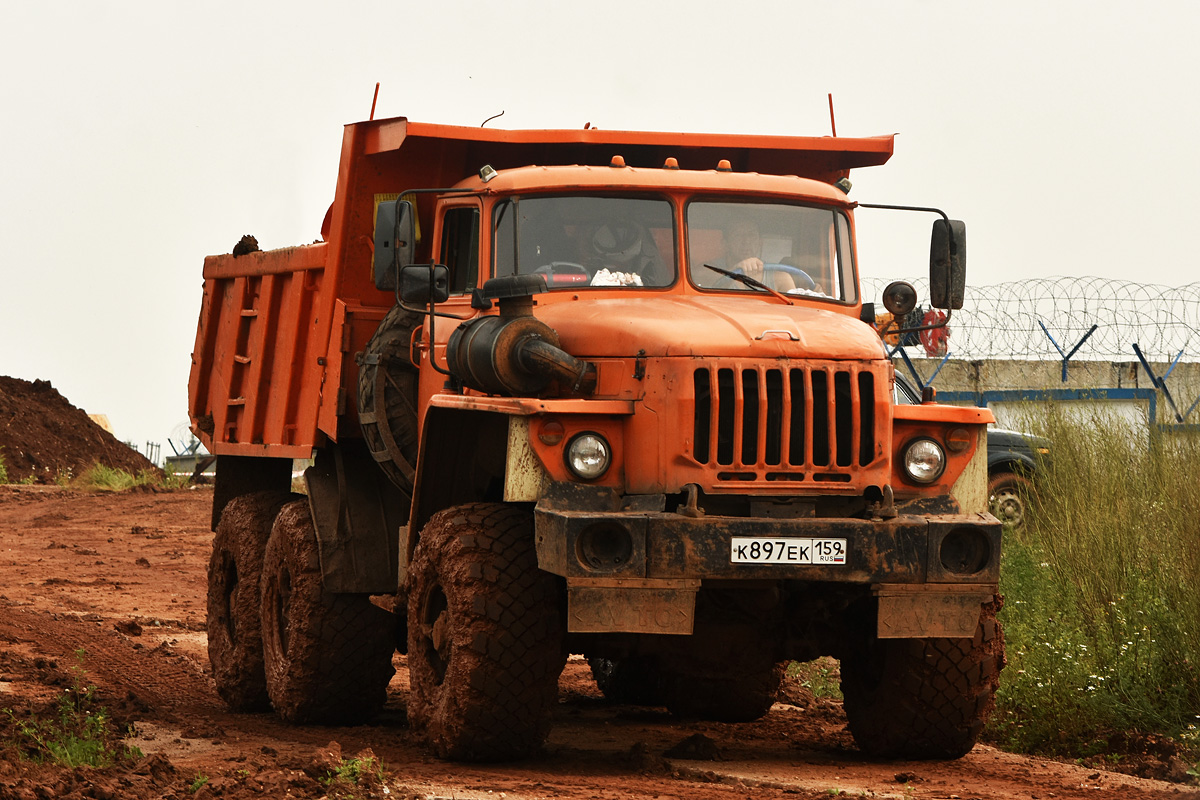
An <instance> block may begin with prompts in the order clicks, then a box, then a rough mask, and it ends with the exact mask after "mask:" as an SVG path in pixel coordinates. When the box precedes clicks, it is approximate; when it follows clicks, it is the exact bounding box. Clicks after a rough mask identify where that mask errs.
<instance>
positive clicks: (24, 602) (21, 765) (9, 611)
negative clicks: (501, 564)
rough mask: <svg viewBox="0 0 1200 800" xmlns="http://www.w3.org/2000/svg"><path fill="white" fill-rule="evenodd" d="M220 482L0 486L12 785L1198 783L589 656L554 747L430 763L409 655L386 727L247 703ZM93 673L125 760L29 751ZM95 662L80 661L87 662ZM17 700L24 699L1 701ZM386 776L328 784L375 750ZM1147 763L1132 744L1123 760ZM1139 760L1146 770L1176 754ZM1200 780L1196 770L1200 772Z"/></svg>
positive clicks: (483, 793) (276, 793)
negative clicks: (957, 753) (333, 722)
mask: <svg viewBox="0 0 1200 800" xmlns="http://www.w3.org/2000/svg"><path fill="white" fill-rule="evenodd" d="M211 500H212V490H211V489H210V488H199V489H194V490H190V491H177V492H167V493H152V492H146V491H142V492H126V493H119V494H113V493H91V492H82V491H78V490H73V489H63V488H60V487H58V486H0V800H8V799H9V798H19V800H39V799H40V798H49V797H65V798H84V797H90V798H133V799H134V800H143V799H148V798H178V799H179V800H186V799H188V798H195V799H196V800H210V799H211V798H217V797H219V798H234V799H235V800H241V799H242V798H251V797H253V798H261V797H285V796H288V797H294V798H319V797H349V796H356V797H360V798H366V797H374V798H383V797H387V798H418V797H419V798H426V797H436V798H452V797H453V798H479V799H481V800H482V798H487V800H500V799H501V798H504V799H505V800H507V799H508V798H512V800H518V799H521V800H527V799H530V800H531V799H532V798H563V797H565V798H573V799H575V800H583V799H584V798H589V799H590V798H606V799H609V800H633V799H637V800H641V799H642V798H646V800H649V799H650V798H661V799H662V800H666V799H667V798H699V799H700V800H733V799H734V798H747V797H754V798H785V797H786V798H794V797H800V798H819V797H830V796H835V795H836V796H847V797H892V798H963V800H966V798H988V799H989V800H993V799H994V800H1015V799H1016V798H1021V799H1022V800H1028V799H1029V798H1038V799H1039V800H1040V799H1042V798H1094V799H1095V800H1116V798H1130V797H1134V798H1139V797H1146V798H1167V797H1179V796H1192V795H1194V794H1196V793H1197V789H1196V788H1195V787H1192V786H1189V785H1186V784H1179V783H1174V784H1173V783H1167V782H1162V781H1157V780H1149V779H1145V778H1137V777H1132V776H1129V775H1124V774H1118V773H1115V772H1106V771H1102V770H1100V769H1097V768H1095V767H1086V766H1078V765H1075V764H1063V763H1058V762H1054V761H1045V760H1041V759H1035V758H1028V757H1025V756H1016V755H1012V754H1009V753H1005V752H1002V751H999V750H996V749H994V748H992V747H988V746H985V745H979V746H977V747H976V748H975V749H974V750H973V751H972V752H971V753H969V754H968V755H967V756H965V757H964V758H961V759H958V760H955V761H927V762H911V761H892V762H879V761H874V762H873V761H869V760H867V759H864V758H863V757H862V756H861V755H860V754H859V753H858V751H857V750H856V749H855V748H854V746H853V743H852V741H851V739H850V736H849V734H848V733H847V731H846V720H845V715H844V714H843V713H842V709H841V706H840V704H838V703H836V702H833V701H831V700H828V699H816V698H813V697H812V695H811V694H809V693H807V692H806V691H805V690H804V689H803V687H799V686H796V685H794V684H792V685H789V686H787V687H785V691H783V692H781V694H780V702H777V703H776V704H775V705H774V707H773V708H772V709H771V711H770V712H769V713H768V715H767V716H766V717H765V718H764V719H762V720H761V721H759V722H755V723H749V724H744V725H726V724H718V723H707V722H688V721H682V720H678V719H675V718H672V717H671V716H670V715H669V714H668V713H667V712H666V711H665V710H663V709H657V708H637V707H633V706H614V705H609V704H606V703H605V702H604V701H603V700H602V698H601V696H600V693H599V691H598V690H597V689H596V685H595V683H594V682H593V681H592V679H591V676H590V673H589V671H588V669H587V666H586V663H585V662H584V661H582V660H581V659H580V658H579V657H577V656H572V657H571V658H570V659H569V660H568V662H567V667H566V670H565V671H564V673H563V676H562V679H561V680H560V682H559V695H558V701H557V704H556V706H555V711H554V726H555V727H554V730H553V731H552V732H551V734H550V738H549V740H548V743H547V746H546V748H545V752H544V753H543V754H542V755H540V756H538V757H536V758H533V759H531V760H527V761H523V762H520V763H514V764H491V765H471V764H452V763H445V762H441V761H438V760H436V759H435V758H433V757H432V756H431V755H430V753H429V751H428V750H427V749H426V747H425V746H424V745H423V743H422V742H421V740H420V739H419V737H418V736H417V735H416V734H414V733H413V732H412V731H411V730H410V729H409V728H408V727H407V724H406V721H405V704H406V698H407V693H408V669H407V665H406V663H405V660H404V658H403V657H401V656H399V655H397V656H396V657H395V659H394V665H395V667H396V670H397V672H396V676H395V677H394V678H393V679H392V682H391V684H390V686H389V688H388V702H387V705H386V706H385V708H384V712H383V713H382V714H381V715H380V717H379V718H378V719H377V720H376V721H375V722H374V723H372V724H370V725H361V726H355V727H342V728H330V727H319V726H290V725H286V724H284V723H282V722H280V721H279V720H278V718H277V717H275V716H274V715H273V714H270V713H263V714H241V713H231V712H230V711H228V710H227V709H226V707H225V706H224V704H223V703H222V702H221V700H220V699H219V698H218V697H217V694H216V691H215V689H214V687H213V683H212V679H211V675H210V668H209V665H208V658H207V644H206V639H205V634H204V614H205V593H206V576H205V571H206V567H207V563H208V558H209V549H210V547H211V543H212V533H211V532H210V531H209V529H208V520H209V504H210V503H211ZM73 668H76V669H82V677H83V681H84V682H85V683H88V684H93V685H95V686H96V687H97V689H98V692H99V696H98V698H97V701H96V702H97V703H99V704H101V705H104V706H106V707H107V708H108V709H109V710H110V711H111V712H112V715H113V716H114V718H115V719H116V721H117V724H116V725H114V726H113V727H112V731H113V736H114V737H117V739H118V740H119V738H120V734H121V733H123V732H124V731H125V730H126V729H127V726H132V731H133V736H132V738H130V739H126V740H124V744H126V745H128V746H131V747H136V748H138V752H140V754H141V755H140V756H139V755H137V754H136V753H135V754H134V755H133V756H132V757H130V758H128V759H126V760H124V761H122V762H121V763H119V764H118V765H116V766H112V767H106V768H103V769H91V768H86V767H80V768H76V769H68V768H65V767H60V766H53V765H39V764H37V763H34V762H33V761H30V760H28V759H23V758H22V757H21V753H22V752H26V753H28V752H29V751H28V747H27V745H28V741H27V740H22V739H21V737H19V736H18V731H17V724H18V723H19V722H21V721H27V720H28V719H30V717H31V715H39V716H41V717H43V718H45V717H47V716H53V714H54V702H55V701H56V698H59V697H61V696H63V694H64V692H65V691H66V690H68V689H69V688H71V687H72V685H73V681H74V680H75V679H74V678H73V677H72V669H73ZM79 674H80V673H78V672H77V673H76V675H79ZM4 709H9V710H11V711H12V714H11V715H10V714H7V713H4V711H3V710H4ZM368 751H369V752H370V754H373V755H374V756H375V757H376V758H377V759H379V760H380V761H382V763H383V767H384V770H385V771H384V773H383V775H382V778H381V779H380V778H376V779H372V780H366V781H363V782H361V783H359V784H358V785H355V786H349V785H339V784H338V783H337V782H333V783H330V782H329V775H330V769H331V767H333V766H336V765H338V764H339V763H341V759H342V758H347V759H348V758H350V757H352V756H354V755H357V754H365V753H367V752H368ZM1132 760H1133V759H1125V760H1123V763H1124V762H1128V761H1132ZM1168 761H1169V759H1167V760H1164V761H1160V762H1155V761H1153V760H1149V759H1147V760H1143V761H1141V762H1139V763H1140V767H1139V768H1143V767H1144V768H1146V769H1150V768H1156V769H1157V768H1160V767H1161V768H1162V769H1163V770H1169V769H1170V768H1174V769H1176V771H1178V768H1179V766H1180V765H1178V764H1175V765H1173V766H1172V765H1171V764H1170V763H1167V762H1168ZM1185 777H1186V776H1185Z"/></svg>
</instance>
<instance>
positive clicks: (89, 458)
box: [0, 376, 155, 483]
mask: <svg viewBox="0 0 1200 800" xmlns="http://www.w3.org/2000/svg"><path fill="white" fill-rule="evenodd" d="M0 457H2V458H3V459H4V464H5V467H6V469H7V471H8V480H9V481H10V482H12V483H18V482H21V481H28V480H29V479H30V478H32V479H33V481H34V482H35V483H54V482H55V481H56V480H62V479H63V478H65V477H69V476H78V475H81V474H82V473H83V472H85V471H87V470H88V469H89V468H90V467H92V465H94V464H97V463H99V464H103V465H104V466H106V467H111V468H112V469H119V470H124V471H125V472H128V473H129V474H131V475H137V474H138V473H139V472H141V471H142V470H152V469H154V468H155V467H154V465H153V464H151V463H150V461H149V460H147V459H146V458H145V457H144V456H142V455H141V454H140V453H138V452H137V451H136V450H134V449H133V448H131V447H129V446H128V445H126V444H123V443H122V442H119V441H117V439H116V437H114V436H113V435H112V434H111V433H109V432H108V431H106V430H104V429H103V428H101V427H100V426H99V425H97V424H96V423H94V422H92V420H91V419H90V418H89V417H88V415H87V413H86V412H84V411H82V410H80V409H78V408H76V407H75V406H73V405H71V403H70V402H68V401H67V399H66V398H65V397H63V396H62V395H61V394H59V393H58V390H57V389H55V388H54V387H53V386H51V385H50V382H49V381H33V382H32V383H30V382H29V381H24V380H21V379H20V378H8V377H4V376H0Z"/></svg>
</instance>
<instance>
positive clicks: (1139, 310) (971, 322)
mask: <svg viewBox="0 0 1200 800" xmlns="http://www.w3.org/2000/svg"><path fill="white" fill-rule="evenodd" d="M910 283H913V285H914V286H916V287H917V294H918V296H919V297H921V298H928V297H929V285H928V284H929V282H928V280H926V279H919V280H916V281H910ZM886 284H887V281H884V280H881V279H873V278H868V279H865V280H864V281H863V299H864V300H867V301H874V302H875V303H876V307H877V308H878V309H879V310H881V311H882V309H883V306H882V303H880V298H881V297H882V295H883V288H884V286H885V285H886ZM1043 326H1044V328H1043ZM1093 326H1095V330H1094V331H1093V330H1092V328H1093ZM1089 332H1091V334H1090V335H1088V334H1089ZM1085 336H1087V340H1086V341H1085V342H1084V343H1083V345H1082V346H1081V347H1080V348H1079V350H1078V352H1077V353H1076V354H1075V355H1074V356H1073V357H1072V358H1073V359H1075V360H1080V361H1086V360H1120V361H1132V360H1134V359H1135V358H1136V355H1135V352H1134V349H1133V345H1134V344H1137V345H1138V346H1139V347H1140V349H1141V351H1142V352H1143V353H1144V354H1145V355H1146V357H1147V358H1148V359H1152V360H1156V361H1164V360H1166V361H1174V360H1175V359H1177V358H1178V359H1179V360H1181V361H1200V283H1189V284H1187V285H1185V286H1178V287H1170V286H1160V285H1157V284H1149V283H1134V282H1132V281H1119V280H1111V279H1107V278H1095V277H1082V278H1071V277H1054V278H1036V279H1032V280H1023V281H1012V282H1009V283H997V284H993V285H990V286H968V287H967V292H966V297H965V301H964V304H963V308H962V309H960V310H958V311H955V312H954V315H953V318H952V319H951V322H950V325H949V347H950V349H951V350H952V351H953V354H954V358H961V359H987V358H1011V359H1031V360H1036V359H1052V360H1055V361H1057V360H1059V359H1061V358H1062V355H1061V354H1060V353H1059V351H1058V349H1057V348H1056V347H1055V345H1054V343H1055V342H1057V343H1058V345H1059V347H1061V348H1062V349H1063V350H1064V351H1069V350H1070V349H1071V348H1073V347H1075V345H1076V344H1077V343H1079V342H1080V341H1081V340H1083V339H1084V337H1085ZM1051 337H1053V340H1054V341H1053V342H1052V341H1051ZM1180 353H1182V356H1180Z"/></svg>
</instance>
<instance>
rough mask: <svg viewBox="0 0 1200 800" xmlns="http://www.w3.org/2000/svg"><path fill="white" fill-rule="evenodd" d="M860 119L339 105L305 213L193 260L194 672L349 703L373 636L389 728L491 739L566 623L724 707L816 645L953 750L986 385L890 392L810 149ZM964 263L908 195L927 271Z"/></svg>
mask: <svg viewBox="0 0 1200 800" xmlns="http://www.w3.org/2000/svg"><path fill="white" fill-rule="evenodd" d="M892 145H893V141H892V137H890V136H887V137H872V138H830V137H822V138H816V137H813V138H808V137H771V136H733V135H700V134H667V133H639V132H620V131H599V130H587V129H585V130H543V131H503V130H494V129H486V128H459V127H451V126H440V125H428V124H418V123H415V122H409V121H407V120H405V119H392V120H379V121H371V122H364V123H358V124H353V125H349V126H348V127H347V128H346V133H345V138H344V142H343V147H342V157H341V167H340V171H339V174H338V182H337V190H336V195H335V200H334V202H333V205H332V206H331V208H330V211H329V214H328V215H327V217H326V220H325V222H324V224H323V226H322V237H321V240H320V241H318V242H317V243H315V244H311V245H306V246H301V247H295V248H289V249H284V250H274V251H268V252H249V253H246V254H243V255H240V256H234V255H223V256H212V257H209V258H207V259H206V260H205V264H204V279H205V280H204V299H203V306H202V309H201V314H200V324H199V330H198V333H197V339H196V347H195V351H194V353H193V356H192V372H191V382H190V396H189V403H190V414H191V419H192V424H193V429H194V430H195V432H196V434H197V435H198V436H199V437H200V438H201V440H202V441H203V442H204V444H205V446H206V447H208V449H209V450H210V451H211V452H212V453H214V454H216V455H217V456H218V468H217V478H216V487H215V491H214V507H213V528H214V530H215V531H216V535H215V538H214V548H213V554H212V561H211V564H210V570H209V596H208V635H209V654H210V658H211V661H212V666H213V673H214V677H215V680H216V684H217V688H218V691H219V692H220V694H221V696H222V697H223V698H224V700H225V701H226V702H227V703H228V704H229V705H230V706H231V707H232V708H235V709H240V710H255V709H258V710H267V709H270V708H272V707H273V708H274V710H275V711H276V713H278V714H279V715H280V716H281V717H283V718H284V719H286V720H289V721H294V722H318V723H347V722H356V721H359V720H362V719H365V718H367V717H369V716H370V714H371V713H372V712H373V711H374V710H376V709H377V708H378V707H379V706H380V705H382V704H383V702H384V701H385V699H386V689H387V684H388V681H389V679H390V678H391V676H392V675H393V667H392V656H393V653H394V651H395V650H396V649H397V648H399V649H400V651H401V652H406V653H407V663H408V668H409V671H410V680H411V691H410V694H409V698H408V704H407V711H408V715H409V721H410V725H411V726H412V727H413V729H414V730H416V731H419V732H420V733H421V734H422V735H423V736H424V737H425V738H426V739H427V740H428V742H429V744H430V746H431V747H432V748H433V750H434V751H435V752H436V753H437V754H438V755H440V756H442V757H445V758H451V759H466V760H498V759H508V758H519V757H523V756H526V755H529V754H531V753H534V752H536V751H537V750H538V748H539V747H540V746H541V745H542V743H543V741H544V738H545V736H546V734H547V732H548V730H549V727H550V723H551V712H552V709H553V707H554V704H555V702H556V684H557V679H558V676H559V673H560V672H561V670H562V668H563V665H564V662H565V659H566V658H567V654H568V653H581V654H585V655H586V656H587V657H588V659H589V661H590V663H591V665H592V668H593V672H594V674H595V676H596V679H597V682H598V684H599V685H600V687H601V689H602V690H603V691H604V692H605V694H606V695H607V696H608V697H609V698H611V699H613V700H616V701H622V702H639V703H649V704H655V705H665V706H666V707H667V708H669V709H670V710H672V711H673V712H676V713H678V714H680V715H683V716H693V717H701V718H708V719H717V720H726V721H744V720H752V719H756V718H758V717H760V716H762V715H763V714H765V713H766V712H767V710H768V709H769V708H770V706H771V703H772V701H773V697H774V694H775V691H776V689H777V688H778V685H779V682H780V679H781V675H782V669H783V664H784V663H786V662H787V661H789V660H798V661H805V660H810V659H813V658H816V657H818V656H821V655H825V654H828V655H833V656H836V657H838V658H840V659H841V665H842V666H841V669H842V690H843V693H844V696H845V709H846V714H847V717H848V720H849V725H850V730H851V732H852V733H853V735H854V738H855V739H856V741H857V742H858V744H859V745H860V747H861V748H862V749H863V750H864V751H865V752H867V753H869V754H873V755H882V756H910V757H955V756H958V755H961V754H963V753H965V752H966V751H967V750H969V749H970V748H971V747H972V745H973V744H974V742H975V740H976V737H977V735H978V733H979V731H980V729H981V727H982V725H983V722H984V720H985V718H986V715H987V714H988V712H989V711H990V709H991V707H992V704H993V695H994V692H995V690H996V687H997V681H998V674H999V672H1000V669H1001V668H1002V666H1003V662H1004V654H1003V638H1002V635H1001V632H1000V629H999V626H998V624H997V622H996V619H995V617H996V611H997V610H998V608H999V604H1000V602H1001V599H1000V597H999V595H998V594H997V580H998V576H999V558H1000V526H999V524H998V523H997V521H996V520H995V519H994V518H993V517H991V516H990V515H989V514H988V513H987V511H986V503H987V493H986V482H987V469H986V463H987V458H986V439H985V429H986V424H987V423H988V422H989V421H991V414H990V412H988V411H987V410H985V409H977V408H958V407H952V406H944V405H939V404H937V403H936V402H933V401H932V399H931V398H925V400H926V402H922V403H920V404H915V405H897V404H896V403H895V402H894V401H893V381H894V373H893V368H892V366H891V364H890V363H889V361H888V359H887V358H886V354H885V351H884V350H883V348H882V346H881V343H880V339H879V336H878V335H877V333H876V332H875V330H874V328H873V327H872V325H871V324H870V322H871V320H872V316H873V306H872V304H870V303H866V304H865V303H863V300H862V298H861V297H860V295H859V290H858V277H857V263H856V256H855V252H854V225H855V209H856V206H857V204H856V203H855V202H853V201H851V200H850V199H849V197H848V195H847V193H846V191H847V190H848V186H849V184H848V182H847V181H845V180H843V179H845V178H846V177H847V174H848V172H849V171H850V170H851V169H852V168H857V167H865V166H871V165H878V164H882V163H884V162H885V161H887V159H888V158H889V157H890V156H891V153H892ZM873 213H880V212H873ZM738 236H741V237H742V238H743V239H747V238H748V239H750V243H749V245H748V247H749V248H751V249H753V251H754V253H755V254H756V256H755V257H756V258H757V259H758V260H759V263H760V264H761V265H762V266H761V270H760V271H757V272H758V275H757V278H758V279H757V280H756V279H755V277H754V276H750V275H749V273H750V272H752V271H755V270H751V269H749V268H747V267H746V264H745V262H744V261H742V260H740V259H742V256H743V255H744V254H742V253H738V252H736V246H735V244H734V242H733V239H734V238H735V237H738ZM964 264H965V233H964V230H963V228H962V225H961V223H950V222H949V221H948V220H937V221H935V223H934V233H933V245H932V248H931V268H930V269H931V284H932V287H933V288H932V294H933V295H934V296H933V297H931V298H930V301H931V303H932V304H934V305H936V306H939V307H943V308H954V307H959V306H961V302H962V291H963V289H962V285H963V275H964V272H965V267H964ZM886 294H887V295H888V298H889V299H888V300H886V301H885V302H887V303H888V305H889V308H892V310H896V309H897V308H898V309H899V311H900V313H898V314H897V318H902V316H903V313H904V311H905V308H904V306H905V304H906V303H908V304H911V303H915V299H916V298H915V294H914V293H912V290H911V287H908V286H907V285H899V286H896V287H889V291H888V292H887V293H886ZM310 457H311V458H314V459H315V460H314V462H313V465H312V466H311V467H310V468H308V469H307V470H306V472H305V484H306V487H307V492H306V496H304V495H295V494H292V493H291V491H290V489H291V480H292V475H291V470H292V459H295V458H310Z"/></svg>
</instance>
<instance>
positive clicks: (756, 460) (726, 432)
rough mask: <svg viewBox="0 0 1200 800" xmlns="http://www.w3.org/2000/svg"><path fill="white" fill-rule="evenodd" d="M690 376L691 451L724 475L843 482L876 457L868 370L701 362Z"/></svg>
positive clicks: (871, 382) (872, 383) (872, 382)
mask: <svg viewBox="0 0 1200 800" xmlns="http://www.w3.org/2000/svg"><path fill="white" fill-rule="evenodd" d="M693 381H694V388H695V421H694V426H695V427H694V438H693V442H694V443H695V447H694V452H693V456H694V457H695V459H696V461H698V462H699V463H701V464H706V465H716V466H718V467H728V468H729V471H728V472H726V473H721V477H722V478H723V479H727V480H754V479H756V478H757V473H758V472H761V471H764V470H765V471H766V472H765V477H766V479H767V480H785V481H786V480H805V479H815V480H822V479H824V480H845V479H847V477H846V476H847V474H848V472H849V471H850V470H852V469H854V468H855V467H861V466H865V465H867V464H869V463H870V462H871V461H872V459H873V458H874V457H875V440H876V431H875V402H876V400H875V375H874V374H873V373H871V372H869V371H867V370H865V369H859V368H856V367H851V368H846V367H829V368H822V367H792V368H788V369H781V368H770V367H757V366H756V367H737V368H734V367H721V368H716V369H711V368H708V367H701V368H699V369H697V370H696V371H695V372H694V374H693ZM772 467H774V468H776V469H775V470H774V471H771V469H770V468H772ZM800 470H805V471H806V472H801V471H800ZM806 476H807V477H806Z"/></svg>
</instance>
